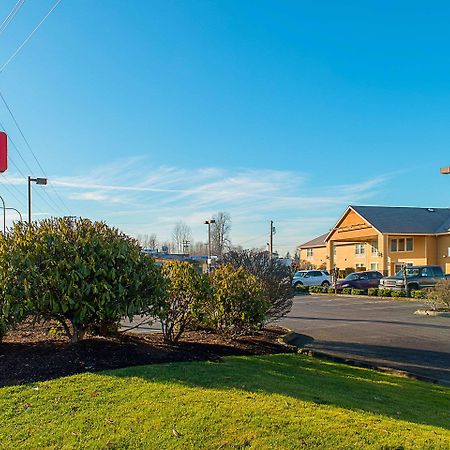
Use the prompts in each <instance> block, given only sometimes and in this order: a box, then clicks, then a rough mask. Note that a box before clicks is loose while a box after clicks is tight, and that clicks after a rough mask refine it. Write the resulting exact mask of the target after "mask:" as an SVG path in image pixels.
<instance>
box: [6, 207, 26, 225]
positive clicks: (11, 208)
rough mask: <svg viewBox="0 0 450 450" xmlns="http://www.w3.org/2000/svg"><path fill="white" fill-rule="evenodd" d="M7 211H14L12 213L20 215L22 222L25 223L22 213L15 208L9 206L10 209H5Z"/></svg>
mask: <svg viewBox="0 0 450 450" xmlns="http://www.w3.org/2000/svg"><path fill="white" fill-rule="evenodd" d="M5 209H10V210H12V211H15V212H16V213H17V214H19V217H20V221H21V222H23V219H22V213H21V212H20V211H19V210H18V209H16V208H13V207H12V206H8V207H7V208H5Z"/></svg>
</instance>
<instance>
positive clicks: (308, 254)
mask: <svg viewBox="0 0 450 450" xmlns="http://www.w3.org/2000/svg"><path fill="white" fill-rule="evenodd" d="M312 255H313V249H312V248H307V249H306V257H307V258H312Z"/></svg>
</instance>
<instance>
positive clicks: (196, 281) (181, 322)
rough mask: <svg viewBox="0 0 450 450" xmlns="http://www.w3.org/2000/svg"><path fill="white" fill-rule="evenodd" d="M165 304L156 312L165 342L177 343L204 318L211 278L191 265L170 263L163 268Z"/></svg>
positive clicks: (180, 262) (179, 262) (176, 262)
mask: <svg viewBox="0 0 450 450" xmlns="http://www.w3.org/2000/svg"><path fill="white" fill-rule="evenodd" d="M162 275H163V277H164V280H165V294H164V301H163V302H162V304H161V308H160V309H159V311H158V313H157V317H158V319H159V320H160V322H161V327H162V332H163V335H164V340H165V341H166V342H176V341H178V339H179V338H180V337H181V335H182V334H183V332H184V331H185V329H186V327H188V326H189V325H190V324H192V323H193V322H194V321H195V320H196V319H197V318H200V317H201V305H202V304H204V303H205V302H206V300H207V297H208V296H209V295H210V292H211V287H210V284H209V281H208V279H207V278H206V277H205V276H203V275H201V274H200V273H199V271H198V270H197V269H196V268H195V266H194V265H193V264H191V263H189V262H182V261H169V262H167V263H165V264H164V266H163V267H162Z"/></svg>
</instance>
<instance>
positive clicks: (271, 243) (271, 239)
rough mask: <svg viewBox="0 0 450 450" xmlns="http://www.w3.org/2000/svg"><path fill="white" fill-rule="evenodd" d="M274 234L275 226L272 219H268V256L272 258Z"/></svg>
mask: <svg viewBox="0 0 450 450" xmlns="http://www.w3.org/2000/svg"><path fill="white" fill-rule="evenodd" d="M274 234H275V227H274V226H273V220H271V221H270V234H269V258H270V259H272V255H273V235H274Z"/></svg>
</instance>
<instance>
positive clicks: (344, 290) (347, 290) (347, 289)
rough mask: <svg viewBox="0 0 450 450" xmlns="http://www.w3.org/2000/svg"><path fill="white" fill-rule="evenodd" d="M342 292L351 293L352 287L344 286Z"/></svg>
mask: <svg viewBox="0 0 450 450" xmlns="http://www.w3.org/2000/svg"><path fill="white" fill-rule="evenodd" d="M342 293H343V294H345V295H350V294H351V293H352V288H344V289H342Z"/></svg>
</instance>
